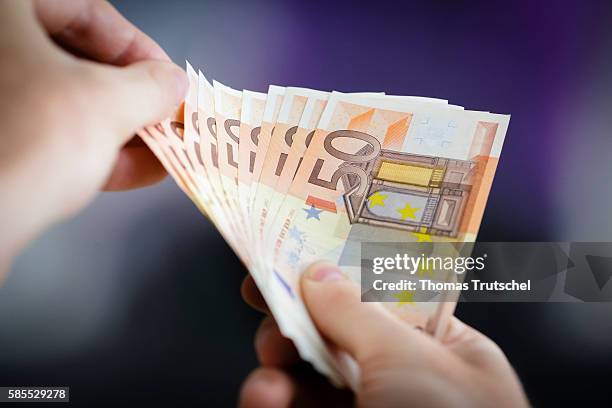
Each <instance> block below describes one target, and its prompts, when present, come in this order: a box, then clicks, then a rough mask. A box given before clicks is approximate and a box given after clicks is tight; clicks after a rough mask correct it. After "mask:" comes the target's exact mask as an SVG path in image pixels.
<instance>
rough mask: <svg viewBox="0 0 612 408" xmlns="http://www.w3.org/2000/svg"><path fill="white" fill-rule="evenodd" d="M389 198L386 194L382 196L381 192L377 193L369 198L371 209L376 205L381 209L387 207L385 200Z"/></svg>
mask: <svg viewBox="0 0 612 408" xmlns="http://www.w3.org/2000/svg"><path fill="white" fill-rule="evenodd" d="M387 197H388V196H386V195H384V194H380V192H378V191H377V192H375V193H374V194H372V195H371V196H370V197H368V201H369V202H370V208H372V207H374V206H375V205H380V206H381V207H384V206H385V199H386V198H387Z"/></svg>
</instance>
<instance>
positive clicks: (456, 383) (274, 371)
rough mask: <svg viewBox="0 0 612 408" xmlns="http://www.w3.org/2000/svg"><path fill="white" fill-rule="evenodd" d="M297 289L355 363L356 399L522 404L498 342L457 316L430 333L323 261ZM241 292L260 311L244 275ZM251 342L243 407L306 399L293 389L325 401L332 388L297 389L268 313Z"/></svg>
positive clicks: (389, 403)
mask: <svg viewBox="0 0 612 408" xmlns="http://www.w3.org/2000/svg"><path fill="white" fill-rule="evenodd" d="M302 295H303V298H304V301H305V303H306V306H307V307H308V311H309V312H310V316H311V318H312V319H313V320H314V322H315V324H316V326H317V328H318V329H319V331H320V333H321V334H322V335H323V336H324V337H325V338H326V339H327V340H328V341H330V342H331V343H332V344H334V345H335V346H336V347H339V348H340V349H343V350H345V351H347V352H348V353H349V354H350V355H352V356H353V357H354V358H355V360H356V362H357V364H358V365H359V367H360V369H361V383H360V384H359V389H358V390H357V394H356V395H355V399H356V402H357V405H358V406H366V407H406V406H422V407H423V406H426V407H448V406H466V407H467V406H469V407H473V406H497V407H502V406H508V407H521V406H527V405H528V401H527V398H526V396H525V394H524V392H523V389H522V386H521V384H520V382H519V380H518V378H517V376H516V374H515V373H514V370H513V369H512V367H511V366H510V364H509V363H508V360H507V359H506V357H505V356H504V354H503V353H502V351H501V350H500V349H499V347H497V345H496V344H495V343H494V342H493V341H491V340H490V339H489V338H487V337H485V336H484V335H482V334H481V333H479V332H478V331H476V330H474V329H473V328H471V327H469V326H467V325H465V324H464V323H462V322H461V321H459V320H458V319H456V318H453V319H452V321H451V324H450V326H449V328H448V331H447V332H446V333H445V335H444V336H443V338H442V340H441V341H438V340H435V339H433V338H432V337H431V336H429V335H427V334H425V333H424V332H422V331H419V330H415V329H414V328H412V327H410V326H409V325H407V324H406V323H404V322H402V321H400V320H399V319H398V318H397V317H395V316H394V315H392V314H391V313H390V312H389V311H388V310H386V309H385V308H383V307H382V306H381V305H380V304H376V303H362V302H361V300H360V296H359V289H358V287H356V286H355V284H353V283H352V282H351V281H349V280H348V279H345V277H344V275H343V274H342V273H341V272H340V270H339V269H338V268H336V267H333V266H328V265H314V266H313V267H311V268H310V269H309V270H308V271H306V273H305V274H304V275H303V277H302ZM243 296H244V298H245V300H246V301H247V302H248V303H250V304H251V305H252V306H253V307H255V308H258V309H260V310H266V308H265V303H264V302H263V299H262V297H261V295H260V294H259V293H258V291H257V289H256V287H255V285H254V283H253V281H252V279H250V278H247V279H246V280H245V282H244V284H243ZM255 345H256V351H257V354H258V357H259V360H260V362H261V364H262V366H263V367H261V368H258V369H256V370H255V371H254V372H253V373H251V375H250V376H249V377H248V378H247V379H246V380H245V382H244V385H243V388H242V392H241V398H240V405H241V406H242V407H272V408H276V407H287V406H289V405H291V404H292V403H297V404H298V405H300V403H302V404H303V402H304V401H299V400H297V398H296V395H300V398H302V397H303V396H304V395H306V394H308V397H309V398H310V399H311V402H318V403H324V402H328V401H326V400H327V399H328V398H330V395H331V394H330V388H331V387H326V388H327V389H326V390H325V391H321V390H316V389H312V388H311V389H310V390H308V391H307V392H305V391H303V390H300V388H302V387H304V384H302V383H300V382H299V380H297V381H296V379H295V378H293V377H292V376H291V375H290V372H291V371H292V369H291V367H292V365H294V364H295V363H296V362H298V361H299V358H298V356H297V352H296V350H295V348H294V346H293V344H292V343H291V342H290V341H289V340H287V339H285V338H284V337H282V335H281V334H280V331H279V329H278V326H277V325H276V324H275V323H274V322H273V321H272V320H271V319H270V318H269V317H268V318H266V319H265V320H264V322H263V323H262V326H261V327H260V329H259V330H258V332H257V335H256V340H255ZM320 384H323V383H322V382H321V383H320ZM318 399H319V400H320V399H322V401H317V400H318Z"/></svg>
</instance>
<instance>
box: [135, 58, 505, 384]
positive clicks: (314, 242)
mask: <svg viewBox="0 0 612 408" xmlns="http://www.w3.org/2000/svg"><path fill="white" fill-rule="evenodd" d="M186 71H187V74H188V77H189V90H188V93H187V96H186V99H185V102H184V103H183V105H182V106H181V107H180V108H179V109H178V110H177V112H176V113H175V114H174V115H173V116H172V117H170V118H168V119H166V120H164V121H162V122H161V123H158V124H155V125H152V126H147V127H146V128H144V129H142V130H141V131H139V135H140V136H141V137H142V139H143V140H144V141H145V143H146V144H147V145H148V146H149V147H150V148H151V150H152V151H153V153H154V154H155V155H156V156H157V157H158V159H159V160H160V162H161V163H162V165H163V166H164V167H165V168H166V170H167V171H168V173H169V174H170V176H171V177H172V178H173V179H174V180H175V181H176V184H177V185H178V186H179V188H180V189H181V190H182V191H183V192H184V193H185V194H186V195H187V196H188V197H189V198H190V199H191V200H192V201H193V202H194V204H195V205H196V206H197V208H198V209H200V210H201V211H202V212H203V213H204V214H205V215H206V216H207V217H208V218H209V219H210V221H211V222H212V223H213V225H214V226H215V227H216V228H217V229H218V230H219V232H220V234H221V236H222V237H223V238H224V239H225V240H226V241H227V242H228V244H229V245H230V247H231V248H232V249H233V250H234V251H235V252H236V254H237V256H238V257H239V258H240V260H241V261H242V263H243V264H244V265H245V267H246V268H247V270H248V271H249V273H250V274H251V275H252V276H253V278H254V280H255V282H256V284H257V286H258V288H259V290H260V292H261V293H262V295H263V297H264V299H265V300H266V302H267V304H268V306H269V308H270V310H271V312H272V314H273V315H274V318H275V319H276V321H277V322H278V324H279V328H280V329H281V332H282V333H283V334H284V335H285V336H286V337H288V338H290V339H291V340H293V342H294V343H295V345H296V348H297V349H298V351H299V353H300V355H301V356H302V357H303V358H304V359H305V360H306V361H309V362H310V363H312V365H313V366H314V367H315V368H316V369H317V370H319V371H320V372H321V373H322V374H324V375H326V376H328V377H329V379H330V380H331V381H332V382H333V383H335V384H338V385H348V386H352V387H354V386H355V384H357V383H358V378H359V371H358V369H357V368H356V365H355V364H354V360H353V359H352V357H351V356H349V355H347V354H345V353H343V352H341V351H339V350H336V349H335V348H334V347H333V345H330V344H328V343H326V341H325V340H324V339H323V338H322V336H321V335H320V333H319V332H318V331H317V329H316V327H315V325H314V324H313V322H312V320H311V319H310V317H309V315H308V311H307V309H306V307H305V305H304V303H303V301H302V298H301V294H300V289H299V282H300V276H301V274H302V273H303V271H304V270H305V269H306V268H307V267H308V265H310V264H311V263H313V262H315V261H321V260H324V261H326V262H331V263H333V264H335V265H338V266H339V267H340V268H341V269H342V270H343V272H344V273H345V274H346V275H347V276H348V277H350V278H351V279H352V280H354V281H355V282H356V283H357V284H358V283H359V282H360V271H361V266H362V264H361V262H362V258H361V245H362V244H363V243H368V242H389V243H394V242H399V243H405V242H423V243H430V244H431V245H432V246H433V247H434V248H435V247H436V243H443V242H453V243H462V242H467V243H469V242H473V241H475V240H476V237H477V233H478V229H479V226H480V222H481V220H482V217H483V213H484V209H485V206H486V202H487V198H488V195H489V191H490V188H491V185H492V182H493V176H494V174H495V170H496V167H497V163H498V160H499V156H500V153H501V148H502V145H503V141H504V138H505V134H506V131H507V128H508V122H509V116H508V115H499V114H492V113H488V112H479V111H470V110H466V109H464V108H462V107H460V106H457V105H451V104H448V102H447V101H446V100H443V99H437V98H425V97H420V96H399V95H386V94H385V93H383V92H380V93H376V92H360V93H341V92H337V91H333V90H329V91H320V90H314V89H308V88H297V87H281V86H276V85H271V86H270V87H269V88H268V90H267V92H265V93H262V92H255V91H251V90H235V89H232V88H231V87H229V86H227V85H224V84H222V83H220V82H218V81H213V83H212V84H211V83H210V82H209V81H208V80H207V79H206V77H205V76H204V74H203V73H202V72H201V71H198V72H196V70H194V69H193V67H191V65H189V64H187V67H186ZM400 295H401V296H403V299H407V301H402V302H400V303H399V304H398V303H385V307H388V308H389V310H390V311H391V312H392V313H394V314H396V315H397V316H398V317H399V318H401V319H403V320H404V321H405V322H406V324H407V325H412V326H415V327H420V328H422V329H423V330H425V331H427V332H428V333H430V334H431V335H432V336H439V335H440V334H441V333H442V332H443V331H444V330H445V327H446V322H447V321H448V319H449V318H450V316H451V315H452V313H453V311H454V305H455V301H456V299H453V298H449V297H448V295H442V294H441V295H440V296H439V297H434V298H433V299H430V301H427V302H417V301H414V302H413V301H411V299H412V296H413V294H411V293H403V294H400Z"/></svg>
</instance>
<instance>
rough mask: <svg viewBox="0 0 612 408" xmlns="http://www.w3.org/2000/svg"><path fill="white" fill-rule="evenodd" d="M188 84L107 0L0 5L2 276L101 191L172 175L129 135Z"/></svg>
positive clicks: (164, 112) (161, 113)
mask: <svg viewBox="0 0 612 408" xmlns="http://www.w3.org/2000/svg"><path fill="white" fill-rule="evenodd" d="M76 56H78V57H76ZM186 90H187V78H186V75H185V72H184V71H183V70H181V69H180V68H179V67H177V66H176V65H174V64H172V63H171V62H170V59H169V58H168V56H167V55H166V53H165V52H164V51H163V50H162V49H161V48H160V47H159V45H157V44H156V43H155V42H154V41H153V40H152V39H151V38H149V37H147V36H146V35H145V34H144V33H142V32H141V31H140V30H138V29H137V28H136V27H134V26H133V25H132V24H131V23H129V22H128V21H127V20H126V19H125V18H124V17H123V16H121V14H119V13H118V12H117V10H115V9H114V8H113V7H112V6H111V5H110V4H109V3H108V2H106V1H102V0H71V1H63V0H59V1H58V0H37V1H27V0H11V1H9V0H6V1H3V2H2V3H0V119H1V120H0V123H1V126H0V190H1V191H2V200H0V225H2V228H1V229H0V280H1V279H2V272H3V270H4V269H6V268H7V267H8V266H9V264H10V262H11V260H12V258H13V257H14V256H15V255H16V254H17V253H18V252H19V251H20V250H21V249H22V248H23V246H24V245H26V244H27V243H28V242H29V241H30V240H32V239H33V238H34V237H35V236H36V235H37V234H39V233H40V232H41V231H42V230H44V229H45V228H47V227H48V226H49V225H51V224H53V223H55V222H57V221H60V220H62V219H65V218H66V217H68V216H71V215H73V214H75V213H76V212H77V211H78V210H80V209H81V208H83V207H84V206H85V205H86V204H87V203H89V202H90V201H91V200H92V199H93V198H94V196H95V194H96V192H97V191H99V190H100V189H101V188H103V187H104V188H105V189H107V190H124V189H129V188H136V187H141V186H145V185H148V184H151V183H154V182H157V181H159V180H161V179H162V178H163V177H164V175H165V171H164V169H163V167H162V166H161V165H160V163H159V162H158V160H157V159H156V158H155V156H154V155H153V153H152V152H151V151H149V150H148V149H147V147H146V146H145V145H144V144H143V143H138V141H137V140H131V141H130V139H132V137H133V136H134V132H135V131H137V130H138V129H141V128H142V127H143V126H145V125H149V124H153V123H156V122H158V121H160V120H162V119H164V118H166V117H168V116H170V115H171V114H172V112H173V110H174V109H176V107H177V106H178V104H179V103H180V102H181V100H182V99H183V98H184V96H185V92H186Z"/></svg>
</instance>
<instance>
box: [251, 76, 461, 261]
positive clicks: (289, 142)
mask: <svg viewBox="0 0 612 408" xmlns="http://www.w3.org/2000/svg"><path fill="white" fill-rule="evenodd" d="M287 89H290V88H287ZM298 89H299V88H298ZM315 92H318V93H315ZM332 94H333V95H336V96H337V95H341V94H342V93H340V92H336V91H334V92H333V93H332ZM329 96H330V94H329V93H325V92H321V91H314V92H313V93H311V94H310V97H309V99H308V102H307V103H306V106H305V108H304V110H303V114H302V117H301V118H300V122H299V124H298V126H297V127H296V128H295V129H294V131H293V132H291V133H292V137H291V138H287V137H286V138H284V140H276V145H277V146H280V147H276V148H273V147H270V148H269V149H268V150H269V151H272V150H273V149H277V150H279V151H281V153H280V154H278V163H279V167H280V171H279V172H278V175H277V177H276V179H275V180H274V181H275V185H274V193H273V197H272V198H271V199H270V203H271V204H270V210H269V213H270V214H269V217H268V222H267V223H266V226H265V229H264V237H265V240H266V241H265V242H264V244H263V246H264V247H265V248H268V249H270V250H271V249H273V248H274V244H275V240H276V238H277V234H275V233H274V232H275V231H279V230H280V229H282V225H283V223H284V222H285V217H284V216H282V215H281V216H277V214H278V212H279V209H280V208H281V207H282V204H283V202H284V199H285V196H286V194H287V192H288V191H289V188H290V187H291V184H292V183H293V180H294V177H295V175H296V174H297V171H298V168H299V166H300V164H301V162H302V159H303V156H304V152H305V151H306V149H307V148H308V146H309V145H310V142H311V141H312V138H313V136H314V133H315V129H316V128H317V125H318V123H319V120H320V118H321V115H322V114H323V111H324V109H325V107H326V106H327V101H328V100H329ZM344 98H345V100H355V101H363V100H364V98H367V99H368V100H382V99H384V100H387V101H396V102H411V103H412V102H423V103H433V104H441V105H446V106H449V107H452V108H453V109H462V108H461V107H458V106H455V105H448V101H446V100H444V99H437V98H426V97H420V96H394V95H385V94H384V93H373V92H360V93H347V94H345V97H344ZM281 114H282V111H281ZM279 121H280V119H279ZM274 141H275V139H274V138H273V142H274ZM283 142H284V143H283ZM271 146H272V145H271ZM274 158H276V155H275V156H273V159H272V161H273V162H274ZM281 164H282V165H281ZM262 177H263V176H262ZM267 255H268V256H264V259H267V260H269V263H270V264H273V260H274V256H273V254H271V253H268V254H267Z"/></svg>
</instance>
